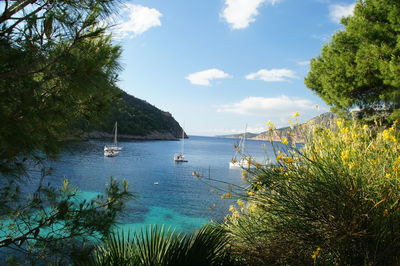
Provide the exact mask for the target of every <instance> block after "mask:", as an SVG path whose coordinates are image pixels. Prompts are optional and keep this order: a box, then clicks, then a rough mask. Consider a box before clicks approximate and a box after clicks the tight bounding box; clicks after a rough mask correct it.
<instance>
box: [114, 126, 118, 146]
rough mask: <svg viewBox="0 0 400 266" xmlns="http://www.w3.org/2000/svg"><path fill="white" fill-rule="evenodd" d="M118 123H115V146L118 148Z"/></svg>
mask: <svg viewBox="0 0 400 266" xmlns="http://www.w3.org/2000/svg"><path fill="white" fill-rule="evenodd" d="M117 123H118V122H115V132H114V145H115V146H117V130H118V124H117Z"/></svg>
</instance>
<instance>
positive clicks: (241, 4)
mask: <svg viewBox="0 0 400 266" xmlns="http://www.w3.org/2000/svg"><path fill="white" fill-rule="evenodd" d="M280 1H281V0H225V7H224V9H223V10H222V12H221V13H220V16H221V17H222V18H223V19H225V20H226V22H228V23H229V24H230V26H231V28H232V29H235V30H236V29H244V28H247V27H248V26H249V25H250V23H252V22H254V21H255V20H256V19H255V17H256V16H257V15H258V9H259V8H260V7H261V5H262V4H264V3H269V4H271V5H274V4H276V3H278V2H280Z"/></svg>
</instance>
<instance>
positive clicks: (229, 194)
mask: <svg viewBox="0 0 400 266" xmlns="http://www.w3.org/2000/svg"><path fill="white" fill-rule="evenodd" d="M231 198H232V193H231V192H227V193H225V194H222V195H221V199H231Z"/></svg>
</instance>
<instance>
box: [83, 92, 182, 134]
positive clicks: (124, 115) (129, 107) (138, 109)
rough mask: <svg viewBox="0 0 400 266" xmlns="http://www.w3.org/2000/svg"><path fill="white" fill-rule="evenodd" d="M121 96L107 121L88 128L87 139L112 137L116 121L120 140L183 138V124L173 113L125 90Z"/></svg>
mask: <svg viewBox="0 0 400 266" xmlns="http://www.w3.org/2000/svg"><path fill="white" fill-rule="evenodd" d="M119 96H120V97H118V98H117V99H115V101H114V102H113V103H112V106H111V108H110V110H109V113H108V114H107V115H106V116H105V118H104V120H103V121H101V123H100V124H99V125H96V126H92V127H90V128H89V129H87V130H85V131H87V132H90V133H87V134H86V136H87V137H88V138H112V136H113V135H112V130H113V128H114V124H115V122H116V121H117V122H118V138H121V139H123V138H125V139H138V140H175V139H178V138H181V137H182V127H181V126H180V125H179V123H178V122H177V121H176V120H175V119H174V118H173V117H172V115H171V114H170V113H168V112H164V111H162V110H160V109H158V108H157V107H155V106H153V105H151V104H149V103H148V102H146V101H144V100H141V99H138V98H136V97H134V96H132V95H129V94H127V93H126V92H124V91H122V90H121V91H120V95H119ZM185 137H186V138H187V135H186V134H185Z"/></svg>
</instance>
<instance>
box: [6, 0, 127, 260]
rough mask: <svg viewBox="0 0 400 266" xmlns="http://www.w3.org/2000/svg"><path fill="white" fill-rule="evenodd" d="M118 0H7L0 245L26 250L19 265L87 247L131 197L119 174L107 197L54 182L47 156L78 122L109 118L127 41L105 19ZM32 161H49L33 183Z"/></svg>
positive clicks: (39, 166) (61, 256)
mask: <svg viewBox="0 0 400 266" xmlns="http://www.w3.org/2000/svg"><path fill="white" fill-rule="evenodd" d="M114 3H115V1H113V0H80V1H75V0H72V1H69V0H68V1H63V0H60V1H58V0H57V1H52V0H51V1H50V0H38V1H31V0H17V1H2V12H3V13H2V14H0V120H1V121H0V122H1V123H0V178H1V179H0V252H2V253H3V252H4V251H5V250H6V249H11V250H14V251H15V252H20V253H18V256H16V258H14V259H10V261H11V262H12V263H14V264H15V263H16V261H20V262H22V263H24V264H28V263H32V264H34V263H35V262H41V263H43V262H47V263H55V264H56V263H59V264H66V263H67V262H68V260H69V259H70V258H71V257H74V256H79V255H82V253H85V252H88V251H87V248H89V250H90V245H88V244H87V243H88V242H89V241H90V240H92V239H95V238H102V237H104V236H106V235H108V234H109V233H110V231H111V228H112V226H113V225H114V223H115V220H116V217H117V215H118V213H120V212H121V211H122V210H123V207H124V203H125V201H126V200H127V199H128V198H129V197H130V193H129V192H128V187H127V184H126V183H125V184H123V185H121V184H119V183H118V182H116V181H115V180H114V179H111V182H110V184H109V186H108V188H107V190H106V194H105V196H104V197H103V196H99V197H97V198H96V199H93V200H90V201H85V200H80V199H79V196H78V192H77V189H74V188H71V187H70V186H69V184H68V182H67V181H65V182H64V185H63V186H62V187H61V188H59V189H58V188H55V187H54V186H52V185H50V184H48V185H46V182H45V178H46V177H48V176H49V175H50V174H51V172H48V169H46V168H45V167H44V162H45V161H46V160H47V159H49V158H51V159H53V158H55V157H56V156H57V154H58V152H59V151H60V149H61V148H62V143H63V141H64V140H65V139H66V137H69V136H71V134H72V133H73V132H74V128H75V127H77V124H79V123H85V124H89V123H93V122H95V121H96V120H100V119H101V118H102V114H103V113H105V111H107V109H108V106H109V104H110V102H112V100H113V98H114V97H115V95H116V94H117V92H118V90H117V89H116V87H115V82H116V81H117V73H118V71H119V70H120V65H119V62H118V58H119V56H120V53H121V49H120V47H119V46H115V45H113V44H112V42H111V39H110V37H109V36H107V35H106V34H105V30H106V28H105V27H103V26H101V25H100V24H99V22H100V21H102V20H103V19H104V18H105V17H106V16H108V15H109V14H110V12H111V10H112V6H113V5H114ZM27 169H28V170H30V171H37V170H38V169H41V171H42V175H41V178H40V177H39V178H36V177H34V178H30V179H29V184H27V183H26V180H27V179H28V178H29V177H30V175H29V171H28V170H27ZM34 176H35V175H34ZM35 186H37V187H35ZM21 187H22V188H23V189H21ZM3 254H4V253H3ZM25 259H26V260H25Z"/></svg>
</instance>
